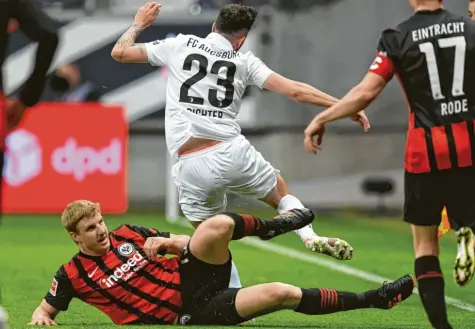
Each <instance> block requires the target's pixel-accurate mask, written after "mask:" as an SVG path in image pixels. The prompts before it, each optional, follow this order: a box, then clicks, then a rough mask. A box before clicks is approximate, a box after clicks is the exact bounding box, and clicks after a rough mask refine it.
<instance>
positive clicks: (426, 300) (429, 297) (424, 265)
mask: <svg viewBox="0 0 475 329" xmlns="http://www.w3.org/2000/svg"><path fill="white" fill-rule="evenodd" d="M415 273H416V278H417V283H418V287H419V294H420V296H421V300H422V304H423V305H424V308H425V310H426V313H427V315H428V317H429V321H430V323H431V324H432V326H433V327H434V328H436V329H450V328H452V327H451V326H450V324H449V321H448V319H447V310H446V307H445V297H444V276H443V274H442V270H441V269H440V263H439V258H438V257H437V256H423V257H420V258H417V259H416V261H415Z"/></svg>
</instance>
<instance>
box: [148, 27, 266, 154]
mask: <svg viewBox="0 0 475 329" xmlns="http://www.w3.org/2000/svg"><path fill="white" fill-rule="evenodd" d="M145 47H146V50H147V56H148V61H149V63H150V64H151V65H153V66H166V67H167V69H168V83H167V104H166V110H165V111H166V113H165V135H166V140H167V146H168V150H169V152H170V154H171V155H172V156H173V157H175V156H176V155H177V151H178V149H179V148H180V147H181V146H182V145H183V144H184V143H185V142H186V141H187V140H188V139H189V138H190V137H197V138H207V139H211V140H218V141H227V140H230V139H232V138H234V137H236V136H238V135H239V134H240V133H241V128H240V126H239V123H238V114H239V111H240V108H241V100H242V97H243V95H244V91H245V90H246V87H247V86H249V85H254V86H257V87H259V88H261V89H262V88H263V85H264V82H265V81H266V79H267V78H268V77H269V75H270V74H271V73H272V70H270V69H269V68H268V67H267V66H266V65H265V64H264V63H263V62H262V61H261V60H260V59H259V58H257V57H256V56H255V55H254V54H253V53H252V52H247V53H240V52H235V51H234V50H233V47H232V45H231V43H230V42H229V41H228V40H227V39H226V38H224V37H223V36H221V35H220V34H218V33H211V34H209V35H208V36H207V37H206V38H200V37H197V36H194V35H183V34H179V35H178V36H176V37H175V38H168V39H165V40H157V41H154V42H150V43H146V44H145Z"/></svg>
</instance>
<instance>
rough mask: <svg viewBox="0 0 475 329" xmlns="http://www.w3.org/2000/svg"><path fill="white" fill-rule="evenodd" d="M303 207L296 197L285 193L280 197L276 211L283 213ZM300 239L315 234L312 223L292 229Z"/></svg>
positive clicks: (303, 239)
mask: <svg viewBox="0 0 475 329" xmlns="http://www.w3.org/2000/svg"><path fill="white" fill-rule="evenodd" d="M303 208H305V207H304V205H303V204H302V202H300V200H299V199H297V198H296V197H295V196H293V195H290V194H287V195H286V196H284V197H283V198H282V199H280V202H279V206H278V207H277V211H278V213H279V214H284V213H286V212H288V211H290V210H292V209H303ZM294 232H295V233H296V234H297V235H298V236H299V237H300V239H301V240H302V241H305V240H307V239H308V238H310V237H313V236H315V235H316V233H315V232H314V231H313V227H312V224H309V225H307V226H305V227H303V228H301V229H299V230H295V231H294Z"/></svg>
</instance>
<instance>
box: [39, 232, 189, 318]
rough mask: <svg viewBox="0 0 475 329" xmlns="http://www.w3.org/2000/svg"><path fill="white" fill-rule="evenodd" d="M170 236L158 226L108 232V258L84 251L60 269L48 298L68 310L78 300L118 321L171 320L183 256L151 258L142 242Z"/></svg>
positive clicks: (179, 301) (177, 307) (178, 306)
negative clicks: (158, 228) (90, 254)
mask: <svg viewBox="0 0 475 329" xmlns="http://www.w3.org/2000/svg"><path fill="white" fill-rule="evenodd" d="M156 236H162V237H170V234H169V233H160V232H158V231H156V230H154V229H147V228H143V227H138V226H130V225H123V226H120V227H119V228H117V229H116V230H114V231H112V232H111V233H110V234H109V237H110V241H111V248H110V251H109V252H107V254H105V255H104V256H88V255H85V254H83V253H81V252H79V253H78V254H77V255H75V256H74V257H73V258H72V259H71V261H70V262H69V263H68V264H65V265H63V266H61V268H60V269H59V270H58V272H57V273H56V275H55V277H54V279H53V284H52V286H51V289H50V290H49V292H48V293H47V295H46V297H45V299H46V301H47V302H48V304H50V305H51V306H53V307H54V308H56V309H58V310H60V311H65V310H67V309H68V307H69V303H70V302H71V300H72V298H78V299H80V300H82V301H83V302H85V303H87V304H90V305H92V306H94V307H96V308H98V309H99V310H101V311H102V312H104V313H105V314H107V315H108V316H109V317H110V318H111V320H112V321H113V322H114V323H115V324H171V323H173V322H174V321H175V319H176V318H177V316H178V314H179V312H180V309H181V305H182V298H181V292H180V274H179V268H178V267H179V260H178V258H177V257H173V258H170V259H169V258H167V257H163V256H157V257H155V259H153V260H149V259H148V258H147V257H146V255H145V253H144V251H143V246H144V244H145V241H146V239H147V238H149V237H156Z"/></svg>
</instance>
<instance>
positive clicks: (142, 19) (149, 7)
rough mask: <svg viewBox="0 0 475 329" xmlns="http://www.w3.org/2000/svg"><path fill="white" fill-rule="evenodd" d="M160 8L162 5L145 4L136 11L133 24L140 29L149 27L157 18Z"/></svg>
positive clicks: (154, 3)
mask: <svg viewBox="0 0 475 329" xmlns="http://www.w3.org/2000/svg"><path fill="white" fill-rule="evenodd" d="M161 7H162V5H159V4H158V3H156V2H147V3H146V4H145V5H144V6H142V7H140V9H139V10H138V11H137V14H136V15H135V22H134V24H135V25H137V26H139V27H141V28H142V29H146V28H148V27H150V25H152V23H153V22H154V21H155V19H156V18H157V16H158V14H160V8H161Z"/></svg>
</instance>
